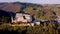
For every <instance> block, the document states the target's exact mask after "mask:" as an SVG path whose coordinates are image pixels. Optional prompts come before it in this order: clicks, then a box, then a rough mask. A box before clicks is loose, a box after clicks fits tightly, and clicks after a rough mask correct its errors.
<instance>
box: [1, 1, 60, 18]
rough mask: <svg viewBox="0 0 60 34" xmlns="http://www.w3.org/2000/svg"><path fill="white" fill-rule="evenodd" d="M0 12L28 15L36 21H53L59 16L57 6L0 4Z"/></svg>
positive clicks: (16, 3)
mask: <svg viewBox="0 0 60 34" xmlns="http://www.w3.org/2000/svg"><path fill="white" fill-rule="evenodd" d="M0 10H4V11H7V12H9V11H10V12H14V13H16V12H24V13H29V14H30V15H32V16H34V17H35V18H36V19H52V18H53V19H55V18H56V16H57V15H58V16H60V5H59V4H43V5H42V4H32V3H21V2H12V3H0Z"/></svg>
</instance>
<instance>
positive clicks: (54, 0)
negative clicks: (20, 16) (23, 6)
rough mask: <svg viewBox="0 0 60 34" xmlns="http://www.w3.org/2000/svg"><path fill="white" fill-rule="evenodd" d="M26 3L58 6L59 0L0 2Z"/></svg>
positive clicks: (5, 0)
mask: <svg viewBox="0 0 60 34" xmlns="http://www.w3.org/2000/svg"><path fill="white" fill-rule="evenodd" d="M16 1H19V2H26V3H36V4H60V0H0V2H16Z"/></svg>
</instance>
